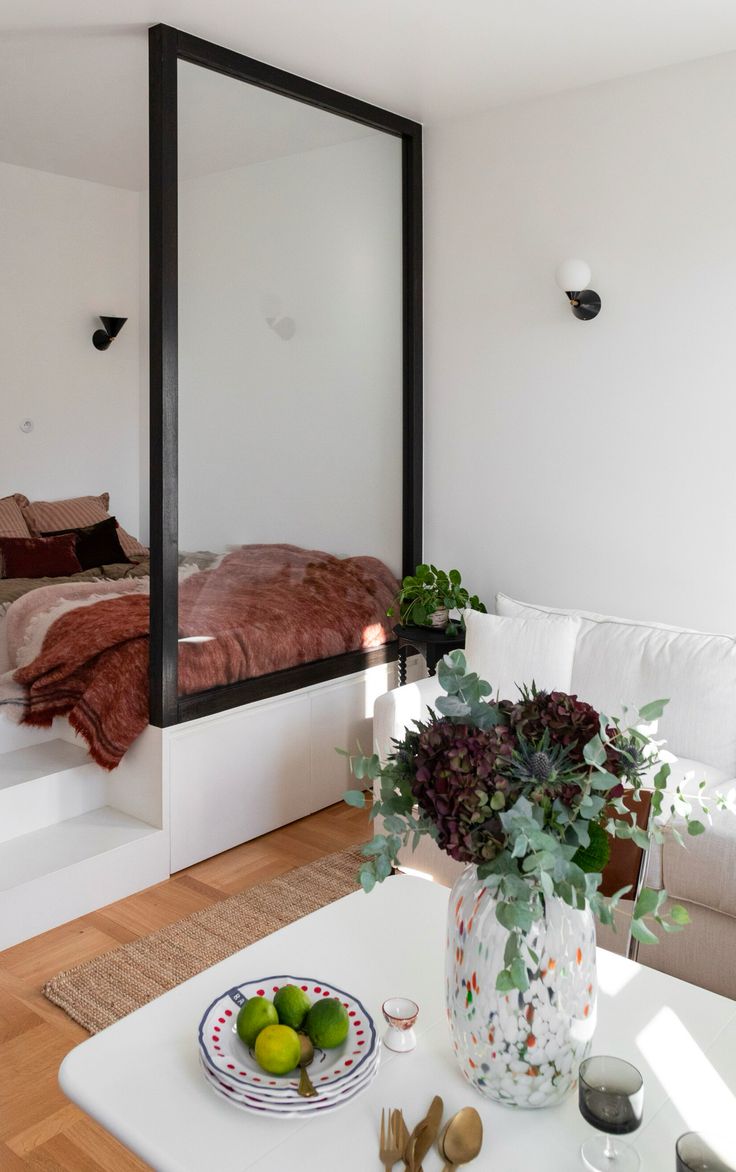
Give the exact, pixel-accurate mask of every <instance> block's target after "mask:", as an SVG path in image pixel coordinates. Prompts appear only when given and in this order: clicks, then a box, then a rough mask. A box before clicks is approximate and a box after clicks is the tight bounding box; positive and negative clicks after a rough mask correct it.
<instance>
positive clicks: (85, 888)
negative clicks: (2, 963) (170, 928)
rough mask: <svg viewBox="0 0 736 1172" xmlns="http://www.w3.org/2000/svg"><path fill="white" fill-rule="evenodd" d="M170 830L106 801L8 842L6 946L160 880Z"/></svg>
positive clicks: (3, 873) (0, 894) (2, 898)
mask: <svg viewBox="0 0 736 1172" xmlns="http://www.w3.org/2000/svg"><path fill="white" fill-rule="evenodd" d="M166 838H167V836H166V835H165V834H164V832H163V831H162V830H159V829H157V828H156V827H154V826H149V825H148V824H147V823H146V822H140V821H139V820H138V819H137V818H131V817H130V816H129V815H128V814H123V813H122V812H121V811H120V810H116V809H114V808H113V807H111V806H102V807H100V808H99V809H96V810H88V811H87V812H86V813H84V814H80V815H79V816H78V817H76V818H70V819H67V820H66V821H64V822H58V823H56V824H55V825H53V826H46V827H45V828H44V829H43V830H36V831H34V832H33V833H32V834H24V835H21V836H19V837H17V838H14V839H12V840H11V841H9V842H5V843H2V844H0V949H3V948H9V947H10V946H11V945H12V944H15V943H17V942H18V941H19V940H25V939H27V938H28V937H29V936H35V935H37V934H38V933H39V932H44V931H46V930H47V929H48V928H51V927H54V926H55V925H56V924H62V923H64V922H65V921H66V920H70V919H73V918H74V917H75V916H79V915H83V914H85V913H86V912H89V911H92V910H93V909H94V908H98V907H102V906H103V905H105V904H108V903H111V902H113V901H114V900H116V899H120V898H122V897H123V896H124V895H127V894H128V893H129V891H130V890H131V887H132V889H133V890H139V889H140V888H142V887H146V886H149V885H151V884H153V883H158V882H160V881H161V879H163V878H165V877H166V876H167V875H168V842H167V841H166ZM132 875H134V876H135V884H134V885H132V884H131V876H132Z"/></svg>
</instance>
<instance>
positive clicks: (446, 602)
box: [386, 564, 486, 635]
mask: <svg viewBox="0 0 736 1172" xmlns="http://www.w3.org/2000/svg"><path fill="white" fill-rule="evenodd" d="M465 609H470V610H479V611H481V612H482V613H483V614H485V613H486V608H485V605H484V604H483V603H482V602H481V601H480V599H479V598H478V595H477V594H473V595H471V594H470V593H469V592H468V591H467V590H466V589H465V587H464V586H463V585H462V578H461V576H460V571H459V570H450V571H449V572H446V571H445V570H438V569H437V566H433V565H425V564H422V565H421V566H417V568H416V570H415V571H414V573H413V574H407V576H406V577H405V578H404V580H403V582H402V583H401V588H400V590H399V593H398V595H397V597H396V601H395V603H394V604H393V606H391V607H389V609H388V610H387V612H386V613H387V615H388V616H389V618H390V617H392V616H393V615H394V614H396V612H397V610H398V614H399V620H400V622H401V623H403V625H404V626H406V627H409V626H417V627H439V628H442V629H446V630H447V633H448V634H449V635H455V634H457V629H458V623H457V622H455V621H452V620H451V619H450V611H453V610H459V611H463V610H465ZM461 621H462V620H461Z"/></svg>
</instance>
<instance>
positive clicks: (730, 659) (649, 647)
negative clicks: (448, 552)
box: [496, 594, 736, 776]
mask: <svg viewBox="0 0 736 1172" xmlns="http://www.w3.org/2000/svg"><path fill="white" fill-rule="evenodd" d="M496 609H497V610H498V612H499V613H500V614H503V615H504V616H516V617H527V616H529V617H536V618H546V619H547V620H548V621H550V620H552V619H553V618H558V617H559V616H560V615H572V616H574V617H576V618H578V619H579V621H580V634H579V636H578V641H577V646H576V648H575V661H574V664H573V671H572V690H573V692H576V693H577V694H578V695H579V696H580V697H581V698H582V699H584V700H587V701H588V702H589V703H590V704H593V705H594V706H595V707H596V708H598V709H600V710H602V711H603V712H605V713H606V714H607V715H609V716H615V715H619V714H620V712H621V708H622V705H623V704H628V705H629V706H630V707H637V706H638V705H640V704H645V703H647V702H648V701H650V700H659V699H662V698H664V697H667V698H668V699H669V701H670V703H669V704H668V705H667V708H666V709H665V711H664V715H663V717H662V719H661V721H660V722H659V736H661V737H663V738H665V740H666V741H667V745H668V748H670V749H671V750H672V752H673V753H675V754H676V755H677V756H678V757H689V758H693V759H696V760H698V761H703V762H708V763H709V764H711V765H713V766H715V767H716V768H717V769H720V770H723V771H725V772H726V773H727V775H728V776H733V774H734V773H736V639H734V638H733V637H731V636H730V635H707V634H701V633H699V632H697V631H690V630H684V629H679V628H677V627H668V626H660V625H658V624H654V623H642V622H636V621H633V620H630V619H619V618H611V617H606V616H604V615H596V614H593V613H591V612H583V611H562V610H557V609H555V608H551V607H540V606H531V605H527V604H526V603H521V602H517V601H516V600H515V599H512V598H508V596H506V595H502V594H499V595H497V597H496Z"/></svg>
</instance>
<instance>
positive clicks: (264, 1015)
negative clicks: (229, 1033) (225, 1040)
mask: <svg viewBox="0 0 736 1172" xmlns="http://www.w3.org/2000/svg"><path fill="white" fill-rule="evenodd" d="M278 1021H279V1015H278V1013H277V1012H276V1006H275V1005H274V1003H273V1001H269V1000H268V998H267V997H249V998H248V1000H247V1001H246V1003H245V1005H243V1006H242V1008H241V1010H240V1013H239V1014H238V1020H237V1022H236V1028H237V1031H238V1034H239V1036H240V1037H241V1038H242V1039H243V1041H244V1042H245V1044H246V1046H252V1045H253V1044H254V1043H255V1040H256V1038H257V1037H258V1035H259V1034H260V1032H261V1030H262V1029H265V1027H266V1026H270V1025H278Z"/></svg>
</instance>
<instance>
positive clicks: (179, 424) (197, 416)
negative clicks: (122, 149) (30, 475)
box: [150, 25, 422, 726]
mask: <svg viewBox="0 0 736 1172" xmlns="http://www.w3.org/2000/svg"><path fill="white" fill-rule="evenodd" d="M150 102H151V106H150V119H151V121H150V192H151V195H150V247H151V260H150V264H151V273H150V292H151V428H150V431H151V664H150V683H151V722H152V723H153V724H156V725H159V726H166V725H170V724H174V723H177V722H178V721H180V720H187V719H192V718H194V717H198V716H201V715H206V714H208V713H211V712H216V711H219V710H221V709H224V708H229V707H233V706H236V705H239V704H243V703H247V702H249V701H251V700H256V699H262V698H264V697H267V696H272V695H277V694H279V693H282V692H288V691H291V690H294V689H296V688H301V687H304V686H307V685H309V684H312V683H317V682H319V681H321V680H326V679H330V678H332V677H334V676H339V675H344V674H347V673H350V672H354V671H357V670H360V669H361V668H363V667H367V666H370V665H372V664H373V663H376V662H385V661H386V660H388V659H391V658H395V644H394V643H393V642H392V641H391V630H390V621H389V620H388V619H386V617H385V610H386V605H387V602H388V601H390V599H391V595H392V592H393V590H394V589H395V583H396V579H397V578H398V577H400V576H401V575H402V574H403V573H407V572H409V570H411V569H412V568H413V567H414V565H415V564H416V563H417V562H418V561H419V560H421V463H422V461H421V444H422V428H421V128H420V127H419V126H418V125H417V124H416V123H413V122H411V121H409V120H407V119H404V118H401V117H399V116H397V115H394V114H391V113H389V112H387V111H383V110H380V109H377V108H376V107H373V106H370V105H367V104H366V103H363V102H360V101H358V100H356V99H353V98H349V97H346V96H344V95H341V94H338V93H335V92H333V91H331V90H328V89H325V88H324V87H322V86H319V85H316V84H315V83H313V82H309V81H305V80H303V79H300V78H296V77H294V76H292V75H290V74H287V73H284V72H282V71H280V70H277V69H274V68H272V67H270V66H265V65H263V64H261V63H259V62H255V61H252V60H251V59H249V58H247V57H243V56H241V55H240V54H237V53H234V52H231V51H229V50H226V49H222V48H219V47H218V46H214V45H211V44H209V43H207V42H204V41H202V40H200V39H198V38H195V37H191V36H189V35H188V34H185V33H181V32H179V31H178V30H176V29H172V28H169V27H167V26H163V25H158V26H156V27H155V28H153V29H151V30H150Z"/></svg>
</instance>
